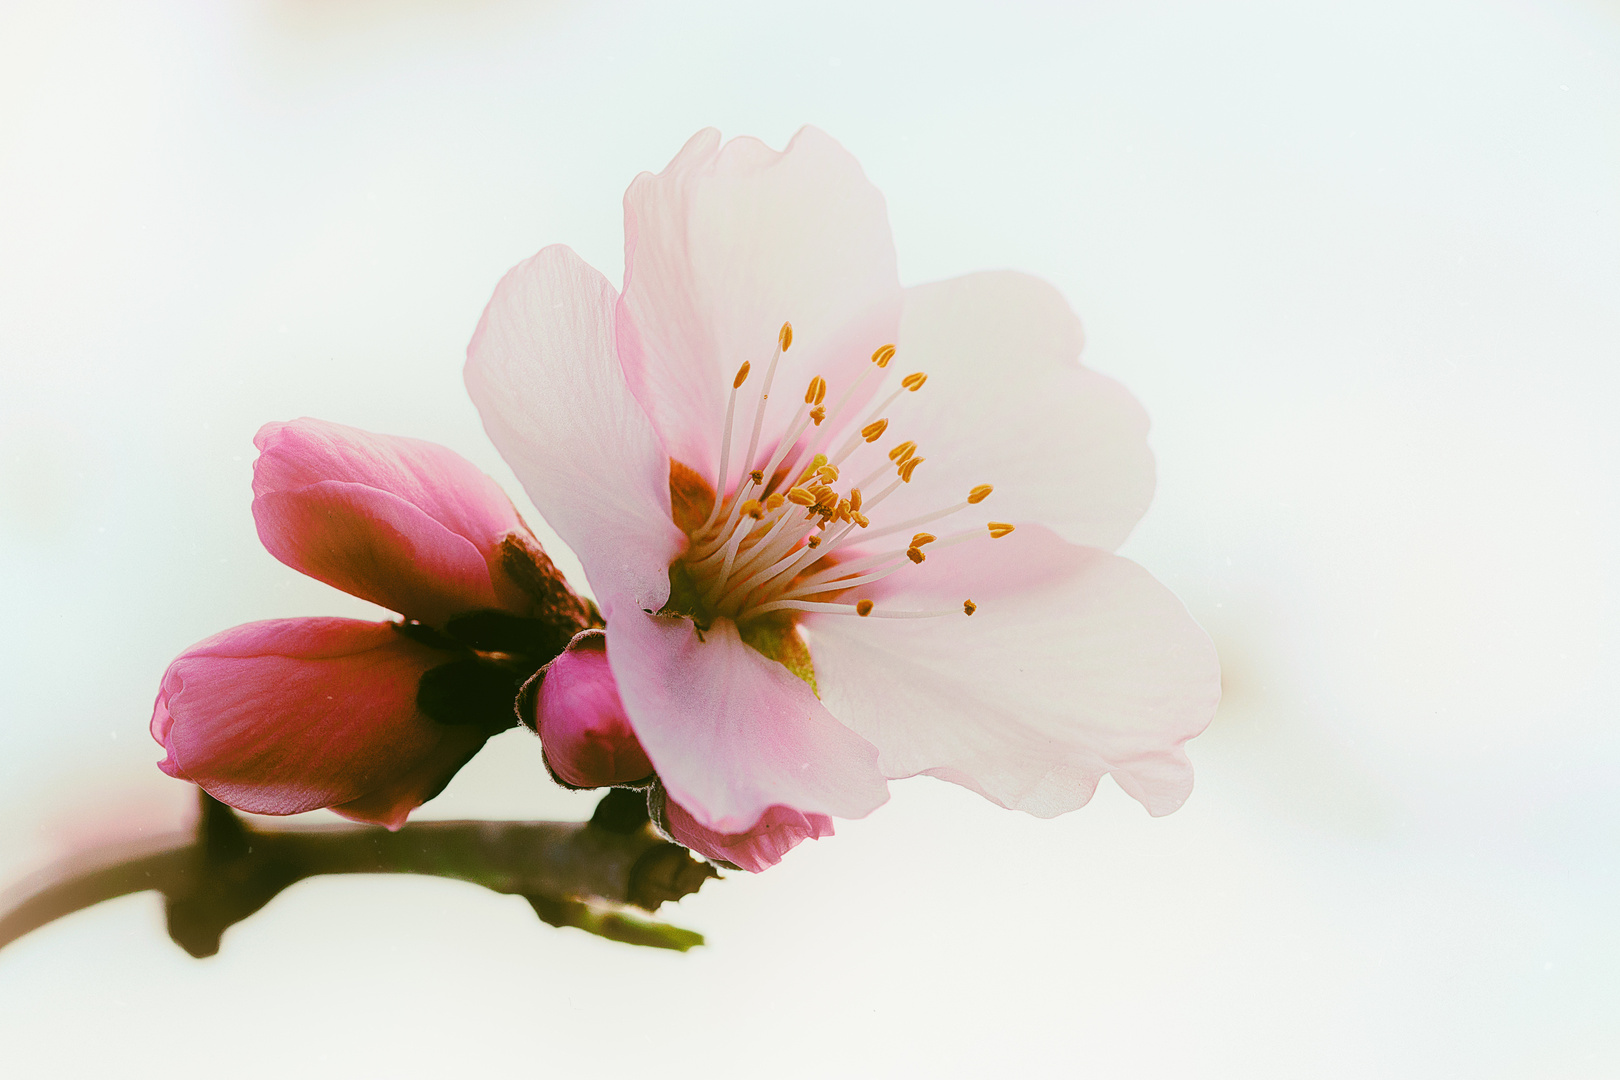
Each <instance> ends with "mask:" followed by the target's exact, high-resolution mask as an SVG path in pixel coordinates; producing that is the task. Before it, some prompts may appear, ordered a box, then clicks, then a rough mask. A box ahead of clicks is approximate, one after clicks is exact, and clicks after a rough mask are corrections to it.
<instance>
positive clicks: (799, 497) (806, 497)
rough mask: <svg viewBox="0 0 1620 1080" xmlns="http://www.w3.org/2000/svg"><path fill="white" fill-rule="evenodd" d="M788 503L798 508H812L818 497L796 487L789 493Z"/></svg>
mask: <svg viewBox="0 0 1620 1080" xmlns="http://www.w3.org/2000/svg"><path fill="white" fill-rule="evenodd" d="M787 501H788V502H790V503H794V504H796V505H798V506H810V505H812V504H813V503H814V502H815V501H816V497H815V496H814V495H812V494H810V493H809V492H808V491H806V490H805V489H804V488H802V487H796V488H792V489H790V490H789V491H788V493H787Z"/></svg>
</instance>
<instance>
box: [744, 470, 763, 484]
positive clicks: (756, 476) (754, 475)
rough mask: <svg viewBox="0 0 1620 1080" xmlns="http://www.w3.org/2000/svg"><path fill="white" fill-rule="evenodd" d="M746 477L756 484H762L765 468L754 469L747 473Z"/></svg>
mask: <svg viewBox="0 0 1620 1080" xmlns="http://www.w3.org/2000/svg"><path fill="white" fill-rule="evenodd" d="M748 479H750V480H752V481H753V482H754V483H756V484H763V483H764V482H765V470H764V469H755V470H754V471H753V472H751V473H749V474H748Z"/></svg>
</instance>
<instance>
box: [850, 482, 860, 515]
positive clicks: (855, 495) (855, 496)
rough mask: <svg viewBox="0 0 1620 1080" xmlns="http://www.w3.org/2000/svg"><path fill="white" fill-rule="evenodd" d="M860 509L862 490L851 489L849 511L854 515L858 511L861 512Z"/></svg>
mask: <svg viewBox="0 0 1620 1080" xmlns="http://www.w3.org/2000/svg"><path fill="white" fill-rule="evenodd" d="M860 508H861V489H860V488H850V489H849V509H850V512H851V513H853V512H855V511H856V510H859V509H860Z"/></svg>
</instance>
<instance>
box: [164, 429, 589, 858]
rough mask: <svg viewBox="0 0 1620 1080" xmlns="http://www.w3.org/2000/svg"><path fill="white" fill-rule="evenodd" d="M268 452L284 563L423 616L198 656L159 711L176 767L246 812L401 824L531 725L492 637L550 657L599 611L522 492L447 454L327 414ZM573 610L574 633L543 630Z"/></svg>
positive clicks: (222, 647) (262, 469)
mask: <svg viewBox="0 0 1620 1080" xmlns="http://www.w3.org/2000/svg"><path fill="white" fill-rule="evenodd" d="M254 441H255V443H256V444H257V445H258V447H259V450H260V456H259V458H258V460H257V461H256V462H255V463H254V468H253V493H254V500H253V514H254V518H255V520H256V521H257V523H258V529H259V537H260V539H261V540H262V541H263V542H264V545H265V547H266V548H267V549H269V551H270V553H271V554H273V555H274V556H275V557H276V558H278V559H280V560H281V561H282V562H284V563H286V564H287V565H288V566H291V567H293V568H294V569H296V570H300V571H302V572H304V573H306V574H308V575H310V576H311V577H315V578H318V579H320V580H322V581H325V582H327V583H328V584H331V585H334V586H336V587H338V588H340V589H343V590H344V591H346V592H349V593H352V594H354V595H355V596H358V597H361V598H363V599H366V600H370V601H373V602H374V603H377V604H380V605H382V606H384V607H388V608H392V609H393V610H395V611H398V612H400V613H401V614H402V615H404V616H405V617H406V619H407V620H411V621H409V622H404V623H387V622H366V621H363V620H359V619H338V618H309V619H273V620H269V621H266V622H256V623H249V624H247V625H245V626H238V627H235V628H234V629H231V630H226V631H224V632H223V633H220V634H216V635H214V636H213V637H211V638H208V639H207V640H205V641H202V642H200V643H198V644H197V645H194V646H192V647H191V648H190V649H188V650H186V652H185V653H184V654H182V655H181V656H180V657H179V658H178V659H177V660H175V661H174V663H172V664H171V665H170V666H169V669H168V671H166V672H165V673H164V676H163V681H162V687H161V689H160V690H159V692H158V697H157V702H156V704H155V705H154V706H153V711H152V724H151V730H152V736H153V738H155V739H156V740H157V741H158V742H159V743H161V744H162V745H163V747H164V749H165V750H166V751H167V756H166V757H165V758H164V760H163V761H162V762H161V763H160V767H161V768H162V769H163V771H164V772H166V773H168V774H169V775H171V776H175V777H178V778H181V779H185V780H190V781H192V782H194V783H196V784H198V785H200V786H201V787H202V788H204V789H205V790H207V791H208V792H209V793H210V794H211V795H213V796H214V797H215V798H217V799H219V800H221V801H223V802H226V803H229V804H230V805H232V806H235V807H237V808H238V809H242V810H248V811H252V812H255V813H261V814H295V813H300V812H302V811H305V810H314V809H317V808H319V807H330V808H331V809H333V810H335V811H337V812H338V813H339V814H342V815H344V816H346V817H351V818H355V819H357V820H361V821H372V822H378V823H380V824H384V825H387V826H389V827H391V828H398V827H399V826H400V825H402V824H404V822H405V819H406V817H407V815H408V814H409V813H410V812H411V810H413V809H414V808H415V807H417V806H418V805H420V804H421V803H423V802H424V801H426V800H427V799H430V798H432V797H433V796H434V795H436V794H438V792H439V791H440V790H441V789H442V788H443V787H444V785H445V784H447V783H448V782H449V780H450V778H451V777H452V776H454V775H455V773H456V771H457V770H458V769H460V768H461V766H462V765H463V764H465V763H466V762H467V760H468V759H470V758H471V757H472V756H473V755H474V754H475V753H477V752H478V750H479V748H481V747H482V746H483V745H484V742H485V740H487V739H488V738H489V736H490V735H491V734H492V733H493V732H494V731H498V730H500V728H501V727H502V726H510V725H511V723H514V722H515V719H514V718H513V717H512V710H511V702H512V695H513V692H514V691H515V685H514V684H515V682H518V681H521V676H522V675H523V674H526V672H523V671H521V670H519V671H517V672H506V671H504V670H503V669H502V668H501V667H499V666H498V665H495V664H492V663H490V662H487V661H485V660H483V659H482V658H481V657H480V656H479V653H478V649H477V646H479V645H480V644H481V642H480V640H479V638H480V636H481V635H488V634H490V633H492V632H496V633H498V632H500V631H501V630H503V629H504V630H506V631H507V633H508V635H510V633H511V630H512V628H516V630H517V631H519V632H527V633H530V634H533V633H536V632H539V633H541V634H542V636H544V634H545V633H546V632H548V631H549V632H550V633H551V634H552V636H553V637H554V638H555V637H557V636H558V635H559V634H560V640H556V641H555V642H554V643H553V647H550V648H549V651H548V647H547V643H546V642H543V641H542V642H540V643H539V645H538V646H537V648H536V651H537V652H539V653H541V654H544V655H546V656H547V658H549V656H550V655H553V654H555V652H556V651H558V650H559V649H561V648H562V646H563V644H565V643H566V642H567V640H568V635H569V634H571V633H572V632H573V631H574V630H575V629H577V628H578V624H579V623H582V622H584V621H586V619H587V617H588V616H587V614H586V611H587V608H586V605H584V604H583V602H581V601H579V600H578V599H577V598H576V597H574V596H573V594H572V593H571V592H569V591H568V590H567V587H566V585H563V584H562V583H561V578H560V576H558V575H556V574H555V571H554V570H552V568H551V567H550V564H549V562H548V561H546V560H545V556H544V555H543V554H542V553H540V552H539V545H538V544H537V543H535V542H534V540H533V537H532V535H531V534H530V533H529V530H528V527H527V526H526V525H524V523H523V520H522V519H521V518H520V517H519V516H518V513H517V511H516V510H515V509H514V508H513V506H512V503H511V500H509V499H508V498H507V497H506V495H505V493H503V492H502V491H501V490H500V488H499V487H498V486H496V484H495V482H494V481H493V480H490V479H489V478H488V477H487V476H485V475H484V474H483V473H481V472H479V471H478V470H477V469H476V468H475V467H474V466H473V465H472V464H471V463H469V462H467V461H466V460H464V459H463V458H461V457H459V456H458V455H456V454H454V453H453V452H451V451H449V450H447V449H445V448H444V447H442V446H436V445H434V444H432V443H426V442H420V441H418V440H415V439H403V438H394V437H389V436H382V435H373V434H370V433H368V432H364V431H359V430H356V429H354V428H349V427H344V426H342V425H340V424H331V423H326V422H324V421H319V420H308V419H305V420H295V421H293V422H291V423H287V424H279V423H276V424H266V425H265V426H264V427H263V428H262V429H261V430H260V431H259V434H258V436H257V438H256V439H255V440H254ZM543 609H544V610H543ZM558 609H561V614H562V615H563V616H564V617H563V618H562V619H561V629H560V630H559V629H556V628H554V627H550V626H549V624H548V623H547V622H545V621H544V620H537V619H536V618H535V616H537V615H540V614H552V615H555V614H558ZM447 630H448V631H450V632H448V633H447V632H446V631H447ZM503 647H504V646H503ZM503 695H504V697H503ZM436 703H437V704H436ZM430 713H432V714H434V715H430Z"/></svg>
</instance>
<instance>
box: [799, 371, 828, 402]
mask: <svg viewBox="0 0 1620 1080" xmlns="http://www.w3.org/2000/svg"><path fill="white" fill-rule="evenodd" d="M826 396H827V380H826V379H823V378H822V377H821V376H820V375H817V376H816V377H815V378H813V379H811V380H810V386H809V387H808V388H807V389H806V390H805V392H804V403H805V404H806V405H820V404H821V399H822V398H824V397H826Z"/></svg>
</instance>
